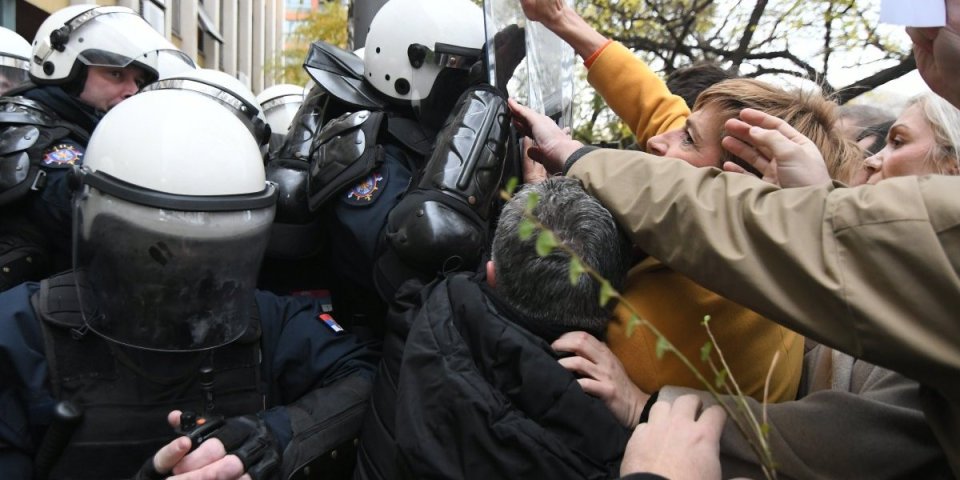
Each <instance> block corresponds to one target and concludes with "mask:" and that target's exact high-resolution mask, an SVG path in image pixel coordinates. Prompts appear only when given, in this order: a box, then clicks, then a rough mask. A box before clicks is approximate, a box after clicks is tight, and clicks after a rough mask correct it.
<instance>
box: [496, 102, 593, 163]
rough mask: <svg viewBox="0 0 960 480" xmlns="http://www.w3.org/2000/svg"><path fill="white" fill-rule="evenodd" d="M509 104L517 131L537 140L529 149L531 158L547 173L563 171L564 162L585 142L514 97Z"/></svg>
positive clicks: (528, 152)
mask: <svg viewBox="0 0 960 480" xmlns="http://www.w3.org/2000/svg"><path fill="white" fill-rule="evenodd" d="M509 104H510V110H511V111H512V112H513V125H514V126H515V127H516V128H517V131H518V132H520V134H521V135H526V136H528V137H530V138H532V139H533V141H534V142H535V145H533V146H531V147H530V148H529V149H527V154H528V155H529V156H530V158H532V159H533V160H535V161H537V162H539V163H540V164H542V165H543V166H544V168H546V171H547V173H551V174H553V173H558V172H561V171H563V165H564V163H566V161H567V159H568V158H570V155H572V154H573V153H574V152H576V151H577V150H578V149H580V147H582V146H583V144H582V143H580V142H578V141H576V140H573V139H571V138H570V137H569V136H568V135H567V134H566V133H565V132H564V131H563V130H562V129H561V128H560V127H559V126H557V124H556V123H554V121H553V120H551V119H550V118H549V117H547V116H546V115H542V114H539V113H537V112H535V111H533V110H531V109H529V108H527V107H525V106H523V105H520V104H519V103H517V102H516V101H515V100H513V99H510V101H509Z"/></svg>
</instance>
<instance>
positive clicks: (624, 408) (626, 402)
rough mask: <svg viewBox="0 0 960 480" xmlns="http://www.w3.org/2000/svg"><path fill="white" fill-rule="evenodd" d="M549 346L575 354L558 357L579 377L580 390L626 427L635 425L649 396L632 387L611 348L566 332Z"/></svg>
mask: <svg viewBox="0 0 960 480" xmlns="http://www.w3.org/2000/svg"><path fill="white" fill-rule="evenodd" d="M551 347H553V349H554V350H556V351H558V352H569V353H572V354H574V356H572V357H566V358H561V359H560V365H562V366H563V368H566V369H567V370H570V371H571V372H574V373H576V374H577V375H578V376H580V378H579V379H578V380H577V382H578V383H579V384H580V388H583V391H585V392H587V393H589V394H590V395H593V396H595V397H597V398H599V399H601V400H603V403H605V404H606V405H607V408H609V409H610V411H611V412H613V415H614V416H615V417H617V420H620V423H621V424H623V425H624V426H625V427H630V428H633V427H635V426H636V425H637V423H638V422H639V421H640V414H641V413H642V412H643V407H644V406H645V405H646V404H647V400H648V399H649V398H650V395H647V394H646V393H644V392H643V391H641V390H640V389H639V388H638V387H637V386H636V385H634V383H633V382H632V381H631V380H630V377H628V376H627V372H626V371H624V369H623V364H621V363H620V360H619V359H618V358H617V357H616V356H615V355H614V354H613V352H611V351H610V348H608V347H607V346H606V345H605V344H603V343H602V342H600V340H597V339H596V338H594V337H593V336H592V335H590V334H588V333H586V332H570V333H566V334H564V335H563V336H561V337H560V338H558V339H556V340H555V341H554V342H553V344H552V345H551Z"/></svg>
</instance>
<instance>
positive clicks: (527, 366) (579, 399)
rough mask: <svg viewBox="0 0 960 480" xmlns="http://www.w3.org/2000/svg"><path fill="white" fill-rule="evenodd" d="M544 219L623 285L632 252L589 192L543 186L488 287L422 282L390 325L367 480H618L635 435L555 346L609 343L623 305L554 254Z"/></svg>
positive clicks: (506, 212)
mask: <svg viewBox="0 0 960 480" xmlns="http://www.w3.org/2000/svg"><path fill="white" fill-rule="evenodd" d="M531 195H536V196H537V197H538V199H539V200H538V202H537V203H536V206H535V207H534V208H533V209H532V210H531V211H530V214H531V215H532V218H534V219H535V220H536V222H538V223H539V224H540V225H542V226H543V227H545V228H546V229H548V230H550V231H551V232H552V233H553V235H554V237H555V238H556V240H557V241H558V242H559V243H563V244H564V245H566V247H568V248H570V249H571V250H572V251H573V252H575V253H576V255H577V256H578V257H579V258H580V260H581V261H582V262H583V263H584V264H586V265H589V266H590V267H591V268H593V269H595V270H596V271H597V272H599V273H600V274H601V275H603V276H604V277H605V278H607V279H608V280H609V281H610V282H611V284H612V285H613V286H614V287H616V286H618V285H620V284H621V283H622V281H623V278H624V276H625V274H626V271H627V267H628V265H629V252H630V249H629V245H628V244H627V242H626V241H625V239H624V237H623V236H622V235H621V234H620V232H619V231H618V230H617V226H616V223H615V222H614V219H613V217H612V216H611V215H610V212H608V211H607V210H606V209H604V208H603V207H602V206H601V205H600V204H599V203H598V202H597V201H596V200H595V199H593V198H591V197H590V196H589V195H587V194H586V192H584V190H583V188H582V187H581V186H580V182H578V181H576V180H572V179H568V178H561V177H554V178H550V179H547V180H546V181H544V182H542V183H540V184H536V185H529V186H527V187H525V188H524V189H523V190H521V191H520V193H518V194H517V195H516V196H515V197H514V198H513V199H511V200H510V202H508V203H507V205H506V206H505V207H504V209H503V212H502V213H501V215H500V220H499V223H498V225H497V231H496V233H495V236H494V241H493V249H492V250H493V253H492V255H493V260H492V261H491V262H489V263H488V264H487V269H486V270H487V272H486V278H484V277H483V276H482V275H477V274H466V273H460V274H456V275H452V276H449V277H447V278H444V279H440V280H437V281H435V282H433V283H431V284H430V285H428V286H426V287H423V286H422V285H419V284H413V283H408V284H406V285H405V286H404V288H402V289H401V291H400V293H399V294H398V297H397V299H396V301H395V302H394V304H393V305H392V307H391V311H390V314H389V315H388V317H387V329H388V332H387V337H386V338H385V340H384V355H383V359H382V361H381V363H380V371H379V374H378V378H377V381H376V385H375V387H374V393H373V395H372V397H371V406H370V411H369V413H368V415H367V418H366V421H365V424H364V427H363V431H362V434H361V437H360V438H361V444H360V452H359V456H358V465H357V471H356V478H428V477H429V478H493V477H496V478H504V477H507V478H509V477H518V478H520V477H532V478H612V477H616V476H617V474H618V468H619V464H620V457H621V455H622V453H623V450H624V447H625V445H626V441H627V438H628V436H629V430H627V429H626V428H624V427H623V426H622V425H620V423H619V421H617V419H616V418H615V417H614V416H613V414H612V413H611V412H610V411H609V410H608V409H607V407H606V406H605V405H604V404H603V402H602V401H600V400H599V399H597V398H595V397H592V396H590V395H588V394H586V393H585V392H584V391H583V389H581V388H580V386H579V385H578V384H577V378H576V377H575V376H574V374H572V373H570V372H568V371H567V370H566V369H564V368H563V367H562V366H561V365H560V363H559V362H557V358H558V355H557V353H556V352H554V350H553V349H552V348H550V342H552V341H553V340H555V339H556V338H557V337H559V336H560V335H562V334H564V333H566V332H570V331H574V330H585V331H589V332H595V334H597V335H600V334H602V332H603V331H604V330H605V329H606V325H605V324H606V321H607V319H608V318H609V315H610V311H609V309H608V308H609V307H607V308H605V307H603V306H601V305H600V304H599V291H600V286H599V285H598V283H597V282H596V281H594V280H593V279H592V278H589V276H587V275H581V276H580V278H579V279H578V280H577V281H576V282H575V283H572V282H571V281H570V275H569V271H570V262H571V257H570V255H569V254H568V253H567V252H566V251H565V250H563V249H559V248H554V249H553V250H552V251H551V252H550V253H549V254H547V255H545V256H540V255H539V254H538V253H537V249H536V244H537V238H538V235H539V234H540V230H539V229H538V228H534V232H533V234H532V235H530V236H525V237H526V238H524V237H522V236H521V235H520V230H521V229H522V227H521V225H523V224H524V222H525V221H526V220H529V219H528V218H527V205H528V200H529V197H530V196H531Z"/></svg>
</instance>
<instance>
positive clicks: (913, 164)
mask: <svg viewBox="0 0 960 480" xmlns="http://www.w3.org/2000/svg"><path fill="white" fill-rule="evenodd" d="M935 147H936V140H935V138H934V134H933V129H932V128H930V124H929V123H927V120H926V118H925V117H924V115H923V111H922V108H921V106H920V105H919V104H914V105H911V106H909V107H907V109H906V110H904V111H903V113H901V114H900V117H898V118H897V121H896V122H895V123H894V124H893V127H891V128H890V132H889V133H888V134H887V146H886V147H884V148H883V150H880V151H879V152H877V154H876V155H874V156H872V157H870V158H867V159H866V160H865V161H864V164H863V169H864V171H865V173H866V177H867V179H866V183H868V184H871V185H872V184H875V183H877V182H879V181H881V180H883V179H886V178H892V177H903V176H907V175H926V174H930V173H948V172H944V171H943V169H942V168H941V167H942V166H943V164H944V163H945V162H951V160H948V159H944V158H931V157H930V155H929V153H930V152H931V151H934V149H935ZM952 163H954V164H955V163H956V161H955V160H953V161H952ZM953 170H954V171H953V173H954V174H955V173H957V172H956V171H955V170H956V168H955V167H954V168H953ZM859 177H860V178H862V177H863V175H862V174H861V175H859Z"/></svg>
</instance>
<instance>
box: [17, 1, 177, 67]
mask: <svg viewBox="0 0 960 480" xmlns="http://www.w3.org/2000/svg"><path fill="white" fill-rule="evenodd" d="M163 55H171V56H173V57H174V58H179V59H180V60H181V61H183V62H185V63H188V64H190V65H192V64H193V61H192V60H190V58H189V57H187V56H186V55H185V54H184V53H183V52H180V51H179V50H177V48H176V47H175V46H174V45H173V44H172V43H170V41H169V40H167V39H166V38H163V36H161V35H160V34H159V33H157V31H156V30H154V29H153V28H152V27H151V26H150V24H148V23H147V22H146V20H144V19H143V18H142V17H141V16H140V15H137V14H136V13H135V12H134V11H133V10H130V9H129V8H126V7H101V6H97V5H74V6H70V7H66V8H63V9H60V10H57V11H56V12H54V13H53V14H51V15H50V16H49V17H47V19H46V20H44V22H43V23H42V24H41V25H40V28H39V29H38V30H37V35H36V37H34V40H33V58H32V61H31V64H30V78H31V79H32V80H33V81H34V83H37V84H64V83H68V82H71V81H73V80H74V79H76V78H77V77H78V76H79V74H80V72H81V71H82V70H83V68H81V67H82V66H88V67H89V66H101V67H127V66H136V67H139V68H141V69H143V70H144V72H145V73H146V75H147V78H148V82H150V81H153V80H155V79H156V78H157V75H158V63H159V60H158V58H159V57H160V56H163Z"/></svg>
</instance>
